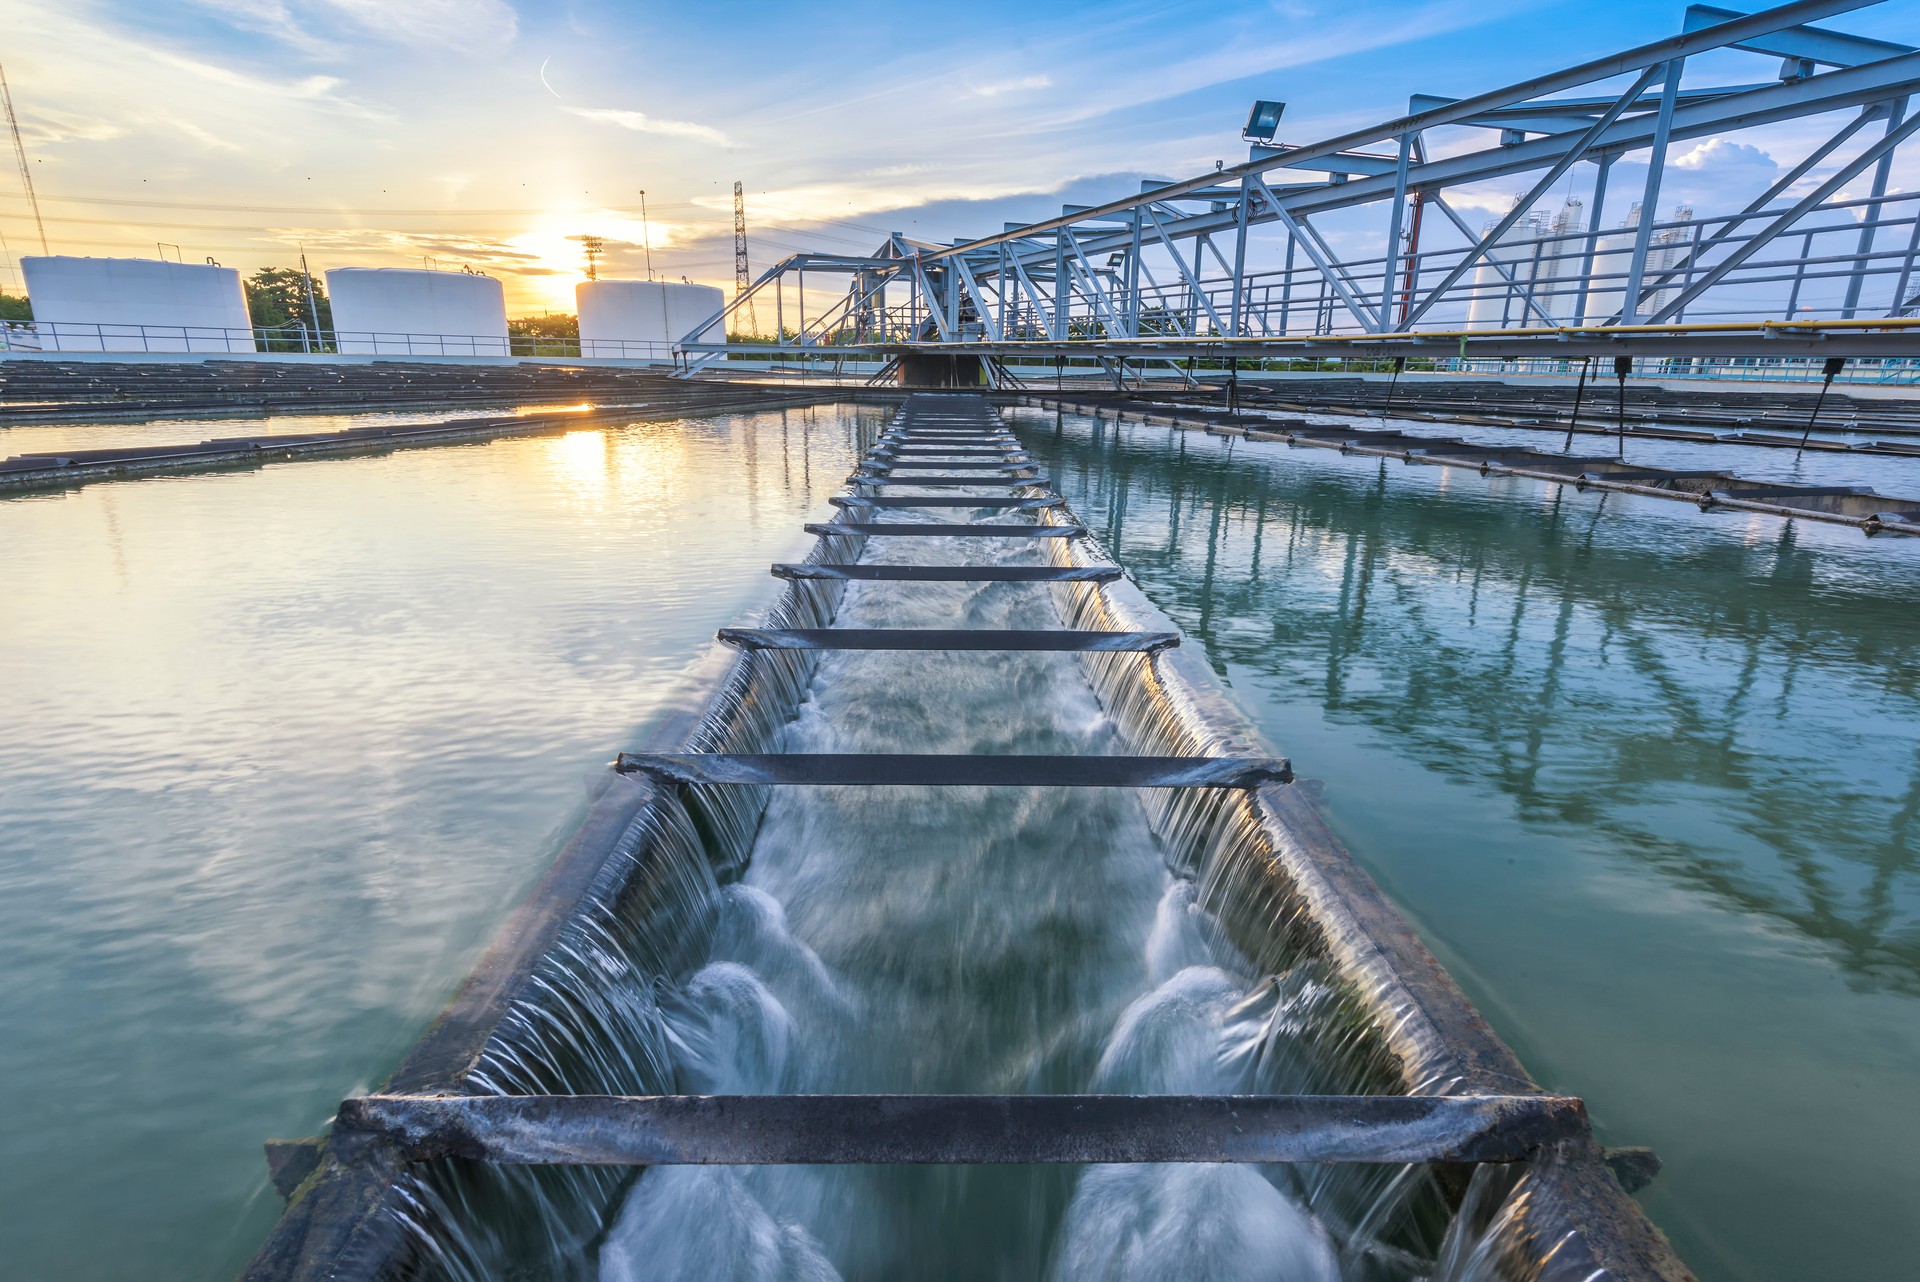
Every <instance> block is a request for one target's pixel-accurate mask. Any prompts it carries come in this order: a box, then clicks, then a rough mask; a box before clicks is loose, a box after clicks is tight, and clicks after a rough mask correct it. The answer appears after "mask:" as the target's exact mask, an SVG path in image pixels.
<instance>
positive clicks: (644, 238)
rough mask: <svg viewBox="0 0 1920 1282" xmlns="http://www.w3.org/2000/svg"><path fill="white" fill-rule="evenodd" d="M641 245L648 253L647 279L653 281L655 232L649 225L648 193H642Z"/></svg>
mask: <svg viewBox="0 0 1920 1282" xmlns="http://www.w3.org/2000/svg"><path fill="white" fill-rule="evenodd" d="M640 244H641V246H642V247H643V248H645V249H646V251H647V279H648V280H652V279H653V232H652V230H651V229H650V228H649V226H648V224H647V193H646V192H644V191H643V192H641V193H640Z"/></svg>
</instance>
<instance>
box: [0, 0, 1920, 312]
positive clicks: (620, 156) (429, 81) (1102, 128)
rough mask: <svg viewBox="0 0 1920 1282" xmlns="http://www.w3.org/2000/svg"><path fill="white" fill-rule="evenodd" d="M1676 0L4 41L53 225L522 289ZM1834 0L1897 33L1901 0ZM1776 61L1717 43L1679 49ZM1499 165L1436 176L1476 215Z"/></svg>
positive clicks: (227, 13) (22, 231)
mask: <svg viewBox="0 0 1920 1282" xmlns="http://www.w3.org/2000/svg"><path fill="white" fill-rule="evenodd" d="M1721 2H1722V3H1725V4H1728V5H1729V7H1737V8H1755V7H1759V6H1757V5H1752V4H1739V3H1735V2H1733V0H1721ZM1684 8H1685V5H1684V4H1683V3H1681V0H1611V2H1610V3H1607V4H1604V5H1596V4H1593V3H1591V0H1530V2H1529V3H1527V4H1524V5H1516V4H1511V3H1497V2H1494V3H1490V2H1489V0H1394V2H1387V0H1270V2H1268V3H1231V2H1223V0H1212V2H1200V3H1183V2H1175V3H1166V2H1152V0H1108V2H1106V3H1079V2H1066V3H1061V2H1058V0H1056V2H1055V3H1050V4H1036V3H1032V2H1031V0H1028V2H1026V3H1017V2H1014V0H979V2H976V3H964V4H963V3H947V4H938V5H935V4H915V3H906V2H903V0H896V2H895V3H890V4H880V3H868V2H864V0H856V2H852V3H839V4H834V3H827V4H808V5H795V4H758V3H756V4H743V3H727V2H724V0H710V2H708V3H700V4H684V3H682V4H674V5H665V4H652V3H631V2H628V3H612V2H600V0H555V2H552V3H536V2H534V0H520V2H518V3H515V2H513V0H298V3H289V2H287V0H166V3H162V4H154V3H151V0H147V2H144V3H134V2H127V0H60V2H59V3H47V2H46V0H0V66H4V69H5V73H6V76H7V79H8V81H9V82H10V85H11V90H12V96H13V103H14V107H15V109H16V112H17V114H18V116H19V120H20V126H21V132H22V135H23V138H24V142H25V146H26V151H27V155H28V159H29V164H30V167H31V172H32V175H33V180H34V184H35V187H36V189H37V191H38V193H39V198H40V204H41V211H42V214H43V216H44V219H45V224H46V235H47V240H48V243H49V245H50V247H51V249H52V251H53V252H54V253H65V254H81V255H91V256H101V257H107V256H113V257H152V256H154V255H156V254H160V253H164V254H165V255H166V256H167V257H173V256H174V252H175V250H176V248H177V250H178V254H179V256H180V257H181V258H182V259H184V260H185V261H188V262H197V261H202V260H204V259H207V258H212V259H214V260H216V261H218V262H221V263H223V264H225V265H227V266H230V267H238V268H240V269H241V270H242V271H243V272H249V273H250V272H252V271H254V270H256V269H258V268H261V267H270V266H286V265H291V264H295V263H297V261H298V256H299V253H300V251H301V248H302V247H304V249H305V251H306V254H307V256H308V260H309V262H310V264H311V265H312V268H313V269H314V270H315V271H316V272H319V271H322V270H325V269H326V268H330V267H346V266H368V267H403V266H414V267H418V266H437V267H440V268H445V269H459V268H461V267H471V268H473V269H475V270H480V271H485V272H487V273H488V274H491V275H494V276H497V277H499V278H501V280H502V281H503V283H504V285H505V287H506V291H507V298H508V305H509V311H510V312H511V313H512V314H515V315H523V314H531V313H537V312H544V311H550V310H562V311H571V310H572V292H573V287H574V285H575V284H576V283H577V282H578V281H579V280H580V279H581V277H582V271H583V268H584V261H585V260H584V257H583V254H582V249H581V245H580V242H579V241H578V240H577V239H574V238H575V237H578V236H581V235H597V236H601V237H603V238H605V239H606V241H607V256H606V258H605V259H604V260H603V262H602V265H601V268H600V271H601V275H602V276H617V277H644V276H645V275H646V272H647V266H648V255H649V250H650V253H651V262H652V268H653V270H654V272H655V274H657V275H658V276H660V277H663V278H665V279H669V280H677V279H680V278H682V277H684V278H686V279H689V280H693V281H697V282H702V283H708V284H715V285H721V286H724V287H728V288H729V289H730V288H731V284H732V279H733V253H732V249H733V245H732V230H733V229H732V193H733V184H734V182H735V181H739V182H742V183H743V184H744V186H745V191H746V203H747V219H748V235H749V243H750V254H751V257H752V261H753V270H754V271H755V273H756V274H757V273H758V272H759V271H761V270H763V269H765V268H766V267H768V266H770V265H772V263H773V262H775V261H777V260H778V259H779V258H782V257H784V256H786V255H787V254H790V253H793V252H795V251H798V250H802V249H813V250H819V251H824V252H839V253H859V252H864V251H868V250H871V249H873V248H874V247H875V246H876V245H878V244H879V243H880V242H881V241H882V239H883V238H884V237H885V235H886V233H888V232H889V231H901V232H904V233H906V234H907V235H908V236H911V237H913V238H916V239H920V240H926V241H935V240H947V239H951V238H955V237H960V236H966V235H970V234H981V233H984V232H989V231H998V230H999V229H1000V226H1001V224H1002V223H1003V222H1004V221H1009V220H1013V221H1024V220H1029V219H1034V218H1039V217H1044V216H1048V215H1051V214H1057V213H1058V212H1059V207H1060V205H1061V204H1062V202H1067V201H1070V202H1075V203H1093V202H1094V201H1096V200H1100V199H1108V198H1112V197H1115V196H1118V195H1122V194H1126V193H1130V192H1136V191H1138V190H1139V184H1140V181H1141V180H1142V179H1143V178H1153V177H1162V178H1172V177H1183V176H1189V175H1192V174H1195V173H1200V172H1204V171H1207V170H1210V169H1212V168H1213V167H1214V164H1215V162H1216V161H1225V162H1226V163H1229V164H1232V163H1235V162H1237V161H1241V160H1244V159H1245V158H1246V144H1245V143H1244V142H1243V141H1241V139H1240V128H1241V126H1242V125H1243V124H1244V123H1245V120H1246V116H1247V111H1248V107H1249V105H1250V103H1251V102H1252V101H1253V100H1254V99H1255V98H1279V99H1282V100H1284V101H1286V102H1287V104H1288V108H1287V113H1286V117H1285V123H1284V126H1283V128H1282V131H1281V137H1282V140H1283V141H1289V142H1309V141H1313V140H1315V139H1318V138H1321V137H1325V136H1328V135H1330V134H1333V133H1336V132H1341V131H1344V130H1347V129H1350V128H1356V127H1360V126H1364V125H1367V124H1371V123H1374V122H1377V121H1381V120H1386V119H1389V118H1391V117H1393V116H1396V115H1399V114H1402V113H1404V112H1405V111H1406V107H1407V96H1408V95H1409V94H1410V93H1414V92H1421V93H1432V94H1444V95H1452V96H1461V95H1465V94H1469V93H1475V92H1479V91H1482V90H1486V89H1491V88H1494V87H1497V86H1499V85H1503V84H1507V83H1511V82H1514V81H1518V80H1522V79H1525V78H1526V77H1529V76H1533V75H1538V74H1540V73H1543V72H1546V71H1551V70H1554V69H1556V68H1559V67H1562V66H1566V65H1570V64H1572V63H1575V62H1579V61H1581V60H1584V59H1586V58H1590V57H1594V56H1598V55H1599V54H1601V53H1604V52H1608V51H1610V50H1614V49H1619V48H1625V47H1628V46H1631V45H1634V44H1639V43H1643V42H1646V41H1650V40H1654V39H1658V38H1660V37H1662V36H1666V35H1670V34H1673V33H1674V32H1676V31H1678V30H1679V28H1680V20H1681V14H1682V12H1683V10H1684ZM1827 25H1830V26H1835V27H1839V28H1841V29H1844V30H1847V31H1851V32H1855V33H1858V34H1862V35H1874V36H1879V37H1881V38H1883V39H1890V40H1898V41H1902V42H1904V43H1908V44H1916V45H1920V4H1916V3H1914V2H1913V0H1894V2H1893V3H1889V4H1883V5H1880V6H1878V7H1876V8H1870V9H1866V10H1863V11H1861V12H1858V13H1854V14H1849V15H1845V16H1843V17H1841V18H1837V19H1830V20H1828V24H1827ZM1777 66H1778V60H1777V59H1766V58H1761V57H1759V56H1756V55H1748V54H1717V55H1711V56H1710V57H1708V58H1703V59H1698V60H1696V62H1695V63H1693V64H1690V65H1689V75H1690V77H1694V76H1698V77H1704V78H1706V79H1709V80H1711V79H1714V78H1716V77H1724V78H1727V79H1731V80H1750V81H1761V80H1767V79H1770V78H1772V76H1773V74H1774V70H1775V68H1777ZM1814 128H1815V126H1814V125H1812V124H1809V125H1805V126H1794V127H1781V128H1776V129H1775V130H1773V131H1771V132H1767V133H1765V134H1763V135H1759V136H1748V135H1743V136H1742V137H1741V138H1740V139H1738V140H1734V139H1727V140H1708V141H1707V142H1704V143H1698V144H1690V145H1688V146H1686V147H1684V148H1676V150H1675V153H1674V162H1675V166H1676V168H1675V170H1674V171H1673V173H1674V178H1673V180H1672V181H1671V182H1670V183H1669V185H1668V189H1667V192H1666V194H1665V195H1664V196H1663V200H1662V204H1663V206H1664V205H1665V204H1666V203H1667V201H1668V198H1671V199H1672V200H1673V201H1674V202H1682V201H1693V200H1698V201H1701V202H1712V203H1713V206H1714V207H1715V208H1719V207H1721V206H1723V205H1725V204H1726V203H1727V201H1728V199H1729V197H1728V195H1727V193H1728V192H1730V191H1735V190H1736V188H1737V192H1738V199H1739V201H1740V203H1744V201H1745V198H1746V195H1747V194H1748V193H1751V192H1757V191H1758V190H1759V189H1760V188H1762V187H1764V186H1765V185H1766V183H1767V182H1770V181H1771V180H1772V178H1773V177H1774V176H1775V175H1776V174H1777V173H1779V172H1781V171H1783V170H1784V168H1786V167H1787V166H1788V165H1791V164H1792V163H1793V162H1794V161H1795V160H1797V159H1798V153H1795V152H1794V148H1795V147H1799V148H1800V149H1801V151H1802V152H1804V150H1805V149H1806V147H1807V146H1808V145H1809V144H1810V143H1811V142H1812V141H1813V140H1814V133H1813V132H1812V131H1813V130H1814ZM1829 128H1831V126H1829ZM1582 168H1583V169H1584V168H1590V167H1586V166H1583V167H1582ZM1616 174H1620V175H1621V176H1622V177H1624V173H1623V171H1622V170H1616ZM1898 176H1900V177H1906V175H1905V174H1904V172H1903V173H1902V174H1900V175H1898ZM1817 177H1818V174H1817V173H1816V175H1815V178H1816V179H1817ZM1614 181H1616V182H1619V181H1621V177H1616V178H1615V180H1614ZM1912 181H1913V183H1914V184H1915V185H1920V174H1915V175H1913V178H1912ZM1509 186H1511V184H1509ZM1569 190H1570V192H1571V191H1572V187H1571V185H1570V188H1569ZM643 192H644V193H645V194H644V197H643V196H642V193H643ZM1513 194H1514V192H1513V191H1512V190H1509V189H1507V188H1497V189H1487V190H1480V191H1467V192H1462V193H1459V196H1458V198H1457V199H1454V203H1455V204H1456V206H1461V205H1464V206H1466V207H1468V208H1470V209H1476V210H1478V211H1479V213H1476V214H1473V215H1471V216H1474V217H1478V216H1481V214H1485V215H1488V216H1491V215H1494V214H1497V213H1501V212H1504V211H1505V209H1506V208H1507V206H1508V205H1509V204H1510V203H1511V201H1512V197H1513ZM643 200H644V205H645V211H646V217H645V219H644V221H643V218H642V213H641V207H642V203H643ZM1330 235H1331V236H1333V237H1334V238H1335V239H1336V244H1338V243H1339V238H1341V237H1347V238H1352V239H1354V240H1356V241H1357V240H1360V239H1364V238H1365V237H1366V236H1368V235H1371V236H1373V237H1375V238H1376V239H1378V238H1379V236H1380V235H1381V231H1380V229H1378V228H1371V227H1368V226H1362V225H1361V224H1360V223H1359V222H1357V221H1354V222H1352V223H1351V225H1349V224H1347V223H1342V224H1340V225H1337V226H1334V227H1332V228H1331V229H1330ZM0 237H4V244H0V290H5V291H6V292H10V293H19V292H21V284H20V276H19V273H18V270H17V266H16V264H15V262H14V259H15V257H16V256H18V255H22V254H31V253H37V252H39V239H38V235H37V233H36V231H35V226H34V222H33V219H32V216H31V214H30V213H29V211H28V206H27V203H26V201H25V199H24V196H23V193H22V190H21V184H20V181H19V179H18V177H17V175H16V174H15V173H14V172H13V167H12V166H10V165H8V166H4V167H0ZM162 246H164V248H162Z"/></svg>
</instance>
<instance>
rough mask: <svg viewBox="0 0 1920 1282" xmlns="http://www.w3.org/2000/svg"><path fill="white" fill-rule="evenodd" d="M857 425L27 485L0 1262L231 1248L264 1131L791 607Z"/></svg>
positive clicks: (430, 979) (362, 1063)
mask: <svg viewBox="0 0 1920 1282" xmlns="http://www.w3.org/2000/svg"><path fill="white" fill-rule="evenodd" d="M862 413H870V412H867V411H863V412H862ZM854 419H855V416H854V415H853V414H851V413H843V412H835V411H796V412H793V413H790V414H788V415H785V416H782V415H777V414H776V415H767V416H759V417H734V418H723V419H719V420H714V421H709V422H699V423H687V424H680V425H670V426H647V427H632V428H626V429H619V430H609V431H591V432H579V433H575V434H572V435H568V436H564V437H553V438H541V439H525V440H508V441H498V442H494V443H492V444H487V445H475V446H460V447H450V448H442V449H434V450H414V451H405V452H401V453H397V454H392V455H388V456H385V457H375V458H360V459H353V460H340V461H323V462H319V461H317V462H308V463H298V464H289V465H276V466H270V467H266V468H263V469H260V470H258V471H250V472H245V473H230V474H224V475H206V476H180V477H170V478H165V479H155V480H144V481H138V482H131V483H114V484H101V485H94V486H89V487H87V488H86V489H83V490H79V491H75V492H71V493H64V494H55V495H43V496H39V497H30V498H16V499H12V500H7V501H4V502H0V548H4V552H0V559H3V560H4V565H5V582H6V595H7V600H6V605H5V607H4V608H0V707H4V717H0V724H4V726H5V734H4V735H0V973H4V974H5V975H6V977H7V982H6V983H5V984H4V985H0V1090H4V1093H5V1096H6V1098H7V1099H8V1100H9V1101H10V1104H9V1120H8V1121H7V1123H6V1124H5V1125H4V1126H0V1277H5V1278H8V1279H14V1278H19V1279H34V1280H39V1279H46V1280H48V1282H69V1280H75V1279H92V1278H102V1279H105V1278H113V1279H125V1278H141V1279H168V1278H208V1277H223V1276H231V1275H232V1274H233V1273H234V1272H236V1271H237V1270H238V1268H239V1267H240V1265H241V1264H243V1263H244V1262H245V1260H246V1259H247V1257H248V1256H249V1255H250V1254H251V1253H252V1251H253V1249H254V1248H255V1246H257V1244H258V1242H259V1240H260V1238H261V1236H262V1235H263V1234H264V1233H265V1231H266V1228H267V1226H268V1225H270V1224H271V1223H272V1220H273V1217H274V1216H275V1215H276V1214H277V1213H278V1209H279V1198H278V1197H277V1195H275V1194H273V1193H272V1192H271V1191H270V1190H269V1188H268V1186H267V1184H266V1179H265V1174H266V1168H265V1165H264V1163H263V1161H262V1158H261V1153H260V1143H261V1141H262V1140H264V1139H266V1138H267V1137H269V1136H298V1135H308V1134H312V1133H314V1132H315V1131H316V1129H317V1128H318V1127H319V1126H320V1125H321V1124H322V1123H323V1122H324V1121H325V1119H326V1118H327V1117H328V1116H329V1115H330V1114H331V1113H332V1111H333V1107H334V1105H335V1104H336V1103H337V1102H338V1101H339V1100H340V1099H341V1097H342V1096H343V1095H345V1094H347V1093H350V1092H352V1091H354V1090H357V1089H363V1088H365V1087H367V1086H369V1085H371V1084H372V1083H374V1082H376V1081H378V1080H379V1078H380V1077H381V1076H382V1075H383V1074H384V1072H385V1071H386V1069H387V1068H388V1067H390V1066H391V1065H392V1063H393V1062H394V1060H395V1059H396V1058H397V1057H398V1055H399V1053H400V1052H401V1051H402V1050H403V1049H404V1048H405V1047H406V1046H407V1045H408V1044H409V1043H411V1042H412V1041H413V1040H414V1039H415V1038H416V1037H417V1036H419V1034H420V1031H421V1030H422V1028H423V1027H424V1026H425V1024H426V1022H427V1021H428V1020H429V1019H430V1018H431V1017H432V1015H433V1014H434V1012H435V1011H436V1010H437V1009H438V1007H439V1006H440V1004H441V1003H443V1002H444V1001H445V1000H446V997H447V995H448V993H449V992H450V991H451V989H452V987H453V985H455V984H456V983H457V982H458V980H459V978H460V976H461V975H462V974H464V973H465V971H466V970H467V969H468V967H469V966H471V964H472V962H473V960H474V958H475V956H476V954H477V951H478V949H479V948H480V947H481V946H482V945H483V943H484V942H485V940H486V938H487V937H488V935H489V934H490V933H491V931H492V929H493V926H494V924H495V923H496V922H497V921H498V919H499V918H500V917H501V916H502V915H503V914H504V912H505V911H506V909H507V908H508V906H509V905H510V904H511V903H512V902H513V900H514V898H515V896H516V895H517V894H518V893H519V892H520V890H521V889H522V888H523V887H524V886H525V885H526V884H527V883H528V882H529V881H530V880H531V879H532V878H533V876H534V875H535V873H536V872H537V871H538V869H539V867H540V865H541V862H542V859H543V851H546V852H550V851H551V849H552V848H553V847H552V844H551V840H552V838H553V836H554V835H555V834H556V833H557V832H559V831H561V830H564V829H565V828H566V827H567V825H568V823H569V816H570V815H571V814H573V813H574V812H575V811H576V809H577V808H578V807H579V806H580V805H581V803H582V801H583V799H584V797H585V795H586V784H587V781H588V780H589V779H591V778H592V777H594V776H595V775H596V774H597V773H598V772H599V771H600V770H601V769H603V768H604V765H605V763H606V762H607V760H608V759H609V758H610V757H611V756H612V754H613V753H614V751H616V750H618V749H619V748H621V747H624V746H628V740H627V735H628V734H629V732H630V731H631V729H632V728H633V727H634V726H635V725H637V724H639V723H641V722H643V721H645V720H646V718H647V716H648V714H649V713H650V711H652V710H653V709H654V708H656V707H658V706H659V705H660V703H661V701H662V698H663V696H665V695H667V694H669V693H671V691H672V686H673V682H674V679H675V676H676V673H677V672H678V671H679V670H680V669H681V668H682V667H683V666H684V665H686V664H687V663H688V661H689V660H691V659H692V658H693V657H694V655H695V654H696V653H697V652H698V651H699V649H700V648H701V647H702V646H703V645H704V644H706V643H707V642H709V641H710V640H711V638H712V635H713V631H714V629H715V628H716V627H718V626H721V625H723V624H727V623H731V622H735V621H737V619H738V617H739V616H740V614H741V613H742V612H743V611H745V610H748V609H750V608H753V607H754V606H756V605H757V604H760V603H763V602H765V601H768V600H771V598H772V595H773V587H774V581H773V580H772V579H771V578H770V577H769V576H768V574H767V566H768V564H769V563H770V562H773V561H776V560H781V559H790V558H792V557H795V556H797V555H800V554H802V553H804V551H805V549H806V547H807V545H808V544H809V543H810V542H811V539H810V537H809V536H807V535H805V534H804V533H802V531H801V528H800V527H801V523H802V522H803V521H805V520H808V519H819V518H821V517H823V516H824V515H826V514H827V513H828V512H829V511H830V509H828V508H827V507H826V504H825V498H826V496H827V495H828V494H830V493H833V492H834V491H835V490H836V489H837V488H838V486H839V483H840V479H841V477H843V476H844V475H845V473H846V472H847V470H848V468H849V467H850V465H851V461H852V459H853V457H854V444H855V442H854ZM343 425H344V424H343ZM243 426H244V425H237V424H236V422H235V421H233V420H229V421H227V422H225V423H223V424H222V430H223V431H225V432H228V433H231V432H232V431H235V430H241V429H242V427H243ZM108 430H117V429H115V428H114V427H112V426H111V425H109V429H108ZM809 446H811V452H809Z"/></svg>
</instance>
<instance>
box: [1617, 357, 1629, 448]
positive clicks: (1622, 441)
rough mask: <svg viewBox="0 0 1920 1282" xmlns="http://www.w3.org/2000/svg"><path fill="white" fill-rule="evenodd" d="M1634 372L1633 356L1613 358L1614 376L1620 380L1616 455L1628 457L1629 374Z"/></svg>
mask: <svg viewBox="0 0 1920 1282" xmlns="http://www.w3.org/2000/svg"><path fill="white" fill-rule="evenodd" d="M1631 373H1633V357H1631V356H1616V357H1614V358H1613V376H1614V377H1615V378H1617V379H1619V380H1620V431H1619V436H1618V439H1617V443H1616V444H1615V446H1614V457H1615V458H1620V459H1624V458H1626V457H1627V375H1629V374H1631Z"/></svg>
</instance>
